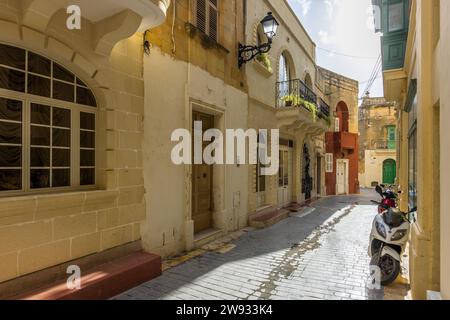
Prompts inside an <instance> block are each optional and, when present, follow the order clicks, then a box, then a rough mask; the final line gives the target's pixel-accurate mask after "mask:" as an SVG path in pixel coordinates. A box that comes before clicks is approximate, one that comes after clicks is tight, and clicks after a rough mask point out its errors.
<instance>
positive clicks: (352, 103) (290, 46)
mask: <svg viewBox="0 0 450 320" xmlns="http://www.w3.org/2000/svg"><path fill="white" fill-rule="evenodd" d="M267 12H272V13H273V15H274V16H275V17H276V19H277V20H278V22H279V23H280V26H279V28H278V32H277V36H276V37H275V38H274V40H273V44H272V49H271V51H270V52H269V53H268V54H267V55H266V58H264V59H256V60H254V61H252V62H249V63H247V64H246V65H245V67H243V68H245V72H246V75H247V82H248V88H249V89H248V90H249V91H248V95H249V98H248V99H249V104H248V105H249V107H248V126H249V128H255V129H279V130H280V145H281V150H282V153H284V154H285V155H284V156H285V157H286V156H287V160H286V161H285V163H284V164H283V169H282V171H281V172H279V173H278V174H277V175H275V176H267V177H261V176H259V173H260V168H258V167H257V166H250V168H249V171H248V172H249V176H248V181H249V184H248V187H249V189H248V197H249V198H248V211H249V214H250V215H252V214H255V213H258V212H260V211H261V210H264V209H266V208H268V207H278V208H282V207H285V206H286V205H289V204H291V203H303V202H304V201H305V200H308V199H307V194H306V193H305V188H304V185H303V184H304V180H305V179H307V177H308V176H309V177H310V178H311V179H312V183H311V186H310V187H311V188H310V189H311V190H310V195H309V196H310V198H315V197H321V196H325V195H326V193H327V190H326V185H325V166H326V163H325V154H326V146H325V132H327V131H334V130H333V125H332V124H334V122H335V116H336V110H337V106H338V104H339V103H340V102H344V103H345V104H346V105H347V107H348V110H349V130H350V132H352V133H356V132H357V131H358V112H357V110H358V88H357V82H356V81H354V80H351V79H348V78H345V77H343V76H341V75H338V74H336V73H334V72H332V71H329V70H326V69H323V68H320V67H319V66H318V65H317V64H316V44H315V43H314V41H313V40H312V39H311V37H310V36H309V35H308V33H307V32H306V30H305V28H304V27H303V25H302V24H301V22H300V21H299V20H298V18H297V16H296V15H295V13H294V12H293V10H292V8H291V7H290V6H289V4H288V2H287V1H284V0H283V1H266V0H264V1H259V0H249V1H247V19H246V24H245V30H246V44H251V45H256V44H258V43H264V42H265V41H266V38H265V36H264V34H263V33H262V30H261V27H260V25H259V22H260V21H261V19H262V17H264V16H265V15H266V14H267ZM300 82H301V83H302V84H300ZM287 83H289V84H287ZM302 85H306V86H307V88H308V89H309V90H308V91H310V92H313V93H314V94H315V95H316V96H317V98H318V100H317V101H318V102H319V101H322V102H319V103H323V104H324V105H327V107H328V108H329V110H330V111H329V112H330V115H329V118H328V117H323V118H320V117H318V118H317V119H314V117H313V115H312V114H311V112H309V111H308V110H306V109H305V108H303V107H301V106H300V107H299V106H294V107H289V106H287V105H286V103H285V101H283V99H285V98H286V97H289V95H291V96H297V95H298V92H297V91H296V90H295V88H298V86H302ZM292 88H294V89H292ZM325 118H328V119H325ZM305 147H306V149H307V150H306V149H305ZM305 152H306V153H307V154H308V156H306V155H305ZM307 158H309V161H307ZM280 159H281V160H280V162H282V158H281V157H280ZM307 162H308V164H307ZM308 168H309V169H308ZM307 171H308V173H307Z"/></svg>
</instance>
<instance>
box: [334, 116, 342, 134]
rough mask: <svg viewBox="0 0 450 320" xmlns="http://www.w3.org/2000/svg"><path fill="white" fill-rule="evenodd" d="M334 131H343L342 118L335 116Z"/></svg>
mask: <svg viewBox="0 0 450 320" xmlns="http://www.w3.org/2000/svg"><path fill="white" fill-rule="evenodd" d="M334 132H341V120H340V119H339V118H338V117H336V118H334Z"/></svg>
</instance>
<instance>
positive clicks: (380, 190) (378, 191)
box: [375, 186, 384, 198]
mask: <svg viewBox="0 0 450 320" xmlns="http://www.w3.org/2000/svg"><path fill="white" fill-rule="evenodd" d="M375 191H376V192H377V193H378V194H379V195H380V196H381V197H382V198H384V196H383V189H381V187H380V186H376V188H375Z"/></svg>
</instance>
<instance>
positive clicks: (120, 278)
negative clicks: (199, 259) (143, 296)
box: [9, 252, 161, 300]
mask: <svg viewBox="0 0 450 320" xmlns="http://www.w3.org/2000/svg"><path fill="white" fill-rule="evenodd" d="M160 275H161V257H160V256H157V255H153V254H148V253H144V252H137V253H133V254H130V255H128V256H125V257H122V258H118V259H115V260H113V261H111V262H108V263H105V264H103V265H100V266H98V267H95V268H93V269H91V270H89V271H87V272H86V273H84V274H82V277H81V288H80V289H74V290H70V289H68V288H67V285H66V281H60V282H57V283H55V284H53V285H49V286H45V287H42V288H40V289H37V290H35V291H32V292H28V293H25V294H21V295H19V296H16V297H13V298H11V299H9V300H106V299H110V298H112V297H114V296H116V295H118V294H120V293H123V292H125V291H127V290H130V289H132V288H134V287H136V286H138V285H140V284H143V283H145V282H148V281H150V280H152V279H154V278H156V277H159V276H160Z"/></svg>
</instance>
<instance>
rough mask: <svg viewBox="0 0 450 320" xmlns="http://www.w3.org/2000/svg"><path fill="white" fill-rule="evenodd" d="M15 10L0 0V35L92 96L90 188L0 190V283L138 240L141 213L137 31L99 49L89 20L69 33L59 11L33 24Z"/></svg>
mask: <svg viewBox="0 0 450 320" xmlns="http://www.w3.org/2000/svg"><path fill="white" fill-rule="evenodd" d="M20 14H23V13H22V12H21V8H20V6H19V4H18V1H17V3H16V2H11V1H1V2H0V30H2V31H1V33H0V42H1V43H6V44H9V45H13V46H17V47H22V48H25V49H28V50H30V51H33V52H35V53H38V54H41V55H43V56H46V57H48V58H50V59H52V60H55V61H56V62H58V63H60V64H61V65H63V66H64V67H66V68H67V69H68V70H70V71H72V72H73V73H75V74H76V75H77V76H79V77H80V78H81V79H83V81H84V82H86V83H87V84H88V85H89V87H90V88H91V89H92V91H93V92H94V95H95V96H96V98H97V102H98V114H97V187H96V188H95V189H94V190H92V191H90V190H73V191H70V192H67V193H59V192H58V193H55V192H53V193H50V194H39V193H37V194H25V193H24V194H17V195H15V196H14V197H9V196H8V197H5V196H2V195H1V194H0V197H1V198H0V282H2V281H7V280H10V279H13V278H16V277H19V276H23V275H26V274H29V273H32V272H36V271H39V270H42V269H45V268H48V267H51V266H54V265H57V264H61V263H63V262H66V261H70V260H74V259H77V258H80V257H84V256H88V255H91V254H95V253H97V252H101V251H104V250H107V249H110V248H114V247H117V246H121V245H123V244H126V243H130V242H133V241H135V240H138V239H140V238H141V234H140V222H141V221H143V220H145V203H144V182H143V173H142V166H143V164H142V145H141V141H142V132H143V127H142V119H143V112H144V98H143V95H144V90H143V88H144V87H143V78H142V35H140V34H136V35H134V36H132V37H130V38H128V39H125V40H123V41H120V42H119V43H118V44H117V45H116V46H115V47H114V49H113V51H112V53H111V55H110V56H101V55H98V54H96V53H94V49H93V47H92V42H91V35H92V25H91V24H90V22H89V21H87V20H83V22H82V25H83V29H82V30H81V31H74V32H70V31H69V30H67V29H66V28H65V21H66V17H67V16H66V14H65V12H64V11H63V10H61V11H59V12H57V13H56V14H55V15H54V16H53V17H52V18H51V21H50V22H49V25H48V26H47V28H45V31H37V30H34V29H31V28H28V27H27V26H26V25H19V24H17V23H16V22H13V21H20V19H19V15H20ZM118 23H119V22H118ZM24 98H25V99H28V97H27V96H25V97H24Z"/></svg>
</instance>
